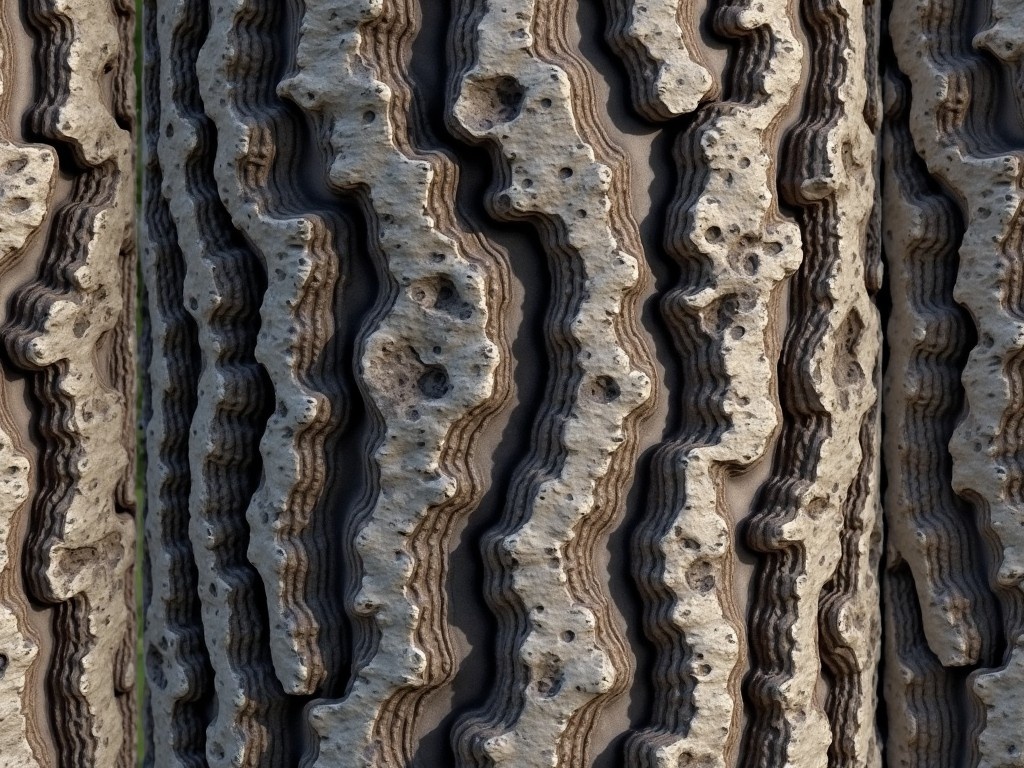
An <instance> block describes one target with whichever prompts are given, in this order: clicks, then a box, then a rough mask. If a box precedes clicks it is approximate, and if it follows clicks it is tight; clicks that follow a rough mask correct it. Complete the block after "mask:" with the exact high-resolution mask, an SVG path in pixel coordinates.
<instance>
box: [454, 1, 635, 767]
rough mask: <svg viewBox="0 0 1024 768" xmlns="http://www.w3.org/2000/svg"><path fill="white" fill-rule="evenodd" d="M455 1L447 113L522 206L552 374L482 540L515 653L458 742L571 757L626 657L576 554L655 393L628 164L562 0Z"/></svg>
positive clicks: (614, 485)
mask: <svg viewBox="0 0 1024 768" xmlns="http://www.w3.org/2000/svg"><path fill="white" fill-rule="evenodd" d="M463 11H464V15H463V18H462V19H460V26H459V28H458V29H457V31H456V38H455V41H454V43H455V54H456V65H457V68H458V79H457V80H456V81H455V82H453V84H452V94H451V114H450V119H451V121H452V123H453V126H454V127H455V129H456V130H458V131H459V132H460V133H462V134H463V135H464V136H466V137H467V138H468V139H470V140H473V141H478V142H483V143H485V144H486V145H487V147H488V149H489V150H490V151H491V154H492V156H493V158H494V162H495V165H496V167H497V169H498V176H499V178H500V182H499V184H498V186H497V187H495V188H494V190H493V194H492V200H491V206H492V209H493V210H494V211H495V212H496V213H497V214H498V215H500V216H503V217H507V218H510V219H515V218H527V219H530V220H531V221H533V222H535V223H536V225H537V226H538V227H539V229H540V231H541V233H542V235H543V237H544V245H545V248H546V250H547V253H548V256H549V258H550V260H551V272H552V274H553V276H554V281H553V282H554V290H555V295H556V299H555V301H556V306H555V307H553V308H552V311H551V313H550V314H549V316H548V318H547V331H548V334H549V339H550V342H549V343H550V344H551V346H552V347H553V348H554V349H556V350H557V352H556V357H555V361H554V362H555V367H556V371H557V372H556V378H555V381H554V382H553V383H552V384H550V385H549V388H548V391H547V398H546V400H545V402H544V405H543V410H542V412H541V413H540V414H539V415H538V420H537V423H536V426H535V428H534V450H533V452H532V453H531V455H530V456H529V457H528V458H527V459H526V461H525V463H524V464H522V465H520V467H519V470H518V474H517V477H516V480H515V481H514V485H513V488H512V490H511V494H510V499H509V504H508V510H507V514H506V517H505V525H504V527H503V529H502V530H501V531H498V532H495V533H494V534H493V536H492V544H491V547H490V548H489V549H490V552H489V562H488V565H489V567H490V569H491V570H490V578H491V583H490V585H489V587H490V590H491V593H492V596H493V600H494V601H495V603H496V604H497V605H498V606H499V608H500V611H501V612H500V614H499V617H498V618H499V622H500V624H499V641H498V642H499V653H501V654H502V656H504V657H505V658H509V659H513V661H512V664H511V668H510V669H507V671H506V674H505V675H503V676H502V680H501V685H500V686H499V687H498V688H496V689H495V692H494V694H493V695H492V696H491V697H490V701H489V704H488V706H487V709H486V710H485V711H483V712H481V713H480V714H479V715H474V716H470V717H469V718H467V719H465V720H464V721H463V722H462V723H461V724H460V726H459V729H458V732H457V734H456V739H457V744H458V749H459V753H460V757H461V758H462V759H463V760H466V761H470V762H472V763H475V764H480V765H485V764H486V765H509V766H549V765H550V766H554V765H578V764H583V763H584V762H585V761H586V759H587V758H586V754H587V752H586V744H587V741H588V738H589V729H590V727H591V725H592V723H593V720H594V718H595V717H596V715H597V713H598V712H599V710H600V708H601V707H602V706H603V705H605V704H606V700H607V699H608V698H609V697H610V696H611V695H614V694H616V693H618V692H620V691H621V690H622V689H623V687H624V684H625V683H626V680H625V677H624V672H626V671H627V670H628V666H627V664H626V662H625V659H624V651H625V648H624V647H623V644H622V640H621V638H620V637H619V636H618V635H617V633H616V632H615V629H614V626H613V625H612V624H611V622H610V621H609V616H608V598H607V596H606V595H605V594H604V590H603V589H602V587H601V585H600V583H599V582H598V581H597V578H596V576H595V574H594V572H593V570H592V566H591V565H590V564H591V563H592V562H593V557H594V552H593V547H594V543H595V541H596V540H597V539H598V537H599V536H600V535H601V534H602V532H603V531H604V530H605V529H607V527H608V525H609V524H610V523H611V522H612V521H613V519H614V516H615V514H616V513H617V506H618V499H620V498H622V496H624V493H625V490H626V484H627V483H628V482H629V479H630V473H631V470H632V463H633V461H634V448H635V444H636V436H635V434H636V429H637V423H638V420H639V419H640V418H641V417H642V416H643V414H644V413H645V411H646V410H647V405H648V401H649V398H650V396H651V378H650V372H649V371H650V362H649V359H648V353H647V351H646V349H645V348H644V347H643V345H642V344H641V342H640V339H639V337H638V334H637V332H636V327H635V320H634V319H633V316H632V315H633V312H634V309H633V307H634V302H635V296H636V291H637V285H638V282H639V281H640V279H641V275H642V270H643V262H642V252H641V250H640V248H639V242H638V236H637V232H636V225H635V224H634V223H633V221H632V217H631V215H630V213H629V210H628V207H627V206H626V198H625V194H626V190H627V189H628V176H626V174H625V168H624V166H623V165H622V161H621V158H619V157H617V156H616V154H615V153H614V151H613V150H612V148H611V147H610V146H609V145H608V142H607V139H605V137H604V136H603V135H602V132H601V129H600V128H599V125H598V123H597V120H596V119H595V118H594V117H593V115H592V110H593V99H594V96H593V92H592V90H591V89H592V86H591V85H590V83H589V82H588V80H587V79H586V76H585V73H584V70H583V67H582V66H581V62H580V61H579V60H578V59H575V58H574V55H573V54H572V53H571V51H570V49H569V46H568V45H567V42H566V40H565V26H566V14H567V12H568V9H567V5H566V4H565V3H562V2H552V3H546V4H543V5H542V4H538V3H536V2H533V0H519V1H518V2H512V3H503V4H501V5H498V4H494V3H490V2H475V3H469V4H466V5H465V6H464V7H463Z"/></svg>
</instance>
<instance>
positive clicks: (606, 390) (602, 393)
mask: <svg viewBox="0 0 1024 768" xmlns="http://www.w3.org/2000/svg"><path fill="white" fill-rule="evenodd" d="M590 394H591V396H592V397H593V398H594V399H595V400H597V401H598V402H601V403H611V402H614V401H615V400H618V399H619V395H621V394H622V390H621V389H619V385H618V383H617V382H616V381H615V379H613V378H612V377H611V376H598V377H597V378H596V379H594V384H593V386H591V388H590Z"/></svg>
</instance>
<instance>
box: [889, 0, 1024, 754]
mask: <svg viewBox="0 0 1024 768" xmlns="http://www.w3.org/2000/svg"><path fill="white" fill-rule="evenodd" d="M1021 11H1022V9H1021V7H1020V4H1019V3H1015V2H1000V0H992V2H985V3H981V4H974V3H967V2H961V1H960V0H907V1H905V2H899V3H895V4H894V6H893V10H892V15H891V18H890V34H891V38H892V45H893V49H894V51H895V54H896V55H895V66H894V69H893V73H892V76H891V78H890V82H889V87H888V89H887V91H888V99H889V101H890V104H891V106H890V108H889V112H890V114H891V115H892V117H891V119H890V125H891V127H890V129H889V136H890V140H889V150H888V151H889V154H890V155H892V156H893V157H894V158H895V161H894V162H893V164H892V165H893V168H894V171H893V173H891V174H890V176H891V178H892V183H891V184H890V186H891V188H892V194H891V197H892V202H893V213H892V219H891V222H890V223H889V224H887V226H886V229H887V238H888V242H887V249H889V250H890V251H891V254H890V260H891V261H892V263H893V265H894V272H893V274H894V276H895V277H897V278H898V279H899V280H900V281H901V283H902V285H900V286H896V285H895V279H894V297H896V298H897V299H898V300H894V309H895V310H897V311H899V312H900V313H901V314H902V316H903V317H904V318H905V319H906V325H904V326H903V327H902V328H896V329H894V332H893V333H892V334H891V335H892V344H893V346H894V348H899V349H900V350H902V352H901V355H900V357H898V358H897V357H896V356H894V361H896V363H897V365H898V366H899V368H898V369H897V370H895V371H894V375H893V376H892V383H891V384H890V388H891V390H890V401H891V402H892V406H891V407H890V411H891V412H892V414H893V415H894V417H895V418H894V422H893V424H892V427H891V431H890V433H889V435H888V437H887V446H886V447H887V449H888V450H889V451H890V455H889V463H890V467H891V468H890V474H891V476H893V475H895V477H896V479H897V485H896V486H894V487H893V489H892V491H891V493H892V494H893V497H894V501H893V502H892V503H890V517H891V520H892V523H891V525H892V526H893V531H894V535H893V536H892V544H893V546H892V548H891V549H892V551H891V553H890V557H889V570H890V571H891V572H893V573H894V574H896V575H895V576H894V577H893V579H892V585H891V587H890V588H889V593H890V606H889V611H890V612H892V613H894V618H895V619H896V620H895V621H894V623H893V629H892V632H893V635H894V637H893V640H892V643H890V651H889V659H890V661H889V665H888V672H887V681H886V689H887V691H888V693H887V696H888V697H889V699H890V707H889V713H890V714H889V717H890V720H891V721H892V722H893V724H894V734H895V735H897V736H898V737H899V738H900V741H899V743H897V744H896V745H894V749H893V755H894V758H895V761H898V762H895V761H894V764H898V765H958V766H1021V765H1024V739H1022V735H1021V728H1020V721H1021V716H1022V712H1024V699H1022V695H1021V690H1022V685H1024V678H1022V677H1021V668H1022V663H1024V650H1022V648H1024V594H1022V584H1024V561H1022V559H1021V553H1022V552H1024V534H1022V531H1024V527H1022V524H1024V515H1022V509H1024V497H1022V494H1021V473H1022V471H1024V465H1022V463H1021V437H1020V432H1021V430H1020V414H1021V412H1022V401H1024V400H1022V399H1024V393H1022V392H1021V387H1020V382H1021V380H1022V369H1021V360H1022V355H1021V352H1022V345H1024V334H1022V330H1024V326H1022V321H1021V313H1020V310H1019V306H1018V305H1019V304H1020V299H1021V285H1020V273H1021V268H1022V267H1021V263H1022V261H1021V239H1020V228H1021V205H1022V189H1021V152H1020V149H1021V146H1022V145H1021V139H1020V136H1021V120H1022V113H1021V110H1020V106H1021V105H1020V101H1019V88H1018V87H1017V85H1016V84H1017V83H1019V81H1020V72H1021V70H1020V54H1021V49H1020V45H1019V39H1020V35H1019V34H1018V33H1019V31H1020V29H1021V26H1022V25H1024V17H1022V15H1021ZM951 280H955V283H954V284H952V285H951V284H950V281H951ZM900 302H902V304H901V303H900ZM954 302H955V304H954ZM957 304H958V305H959V306H960V307H962V308H963V310H965V311H962V310H960V309H958V308H957V307H956V305H957ZM895 319H896V318H895V312H894V321H895ZM968 350H969V353H968V354H966V356H965V352H967V351H968ZM951 369H952V370H951ZM895 387H901V388H902V390H903V392H902V394H901V395H900V394H897V393H896V392H893V391H892V390H893V389H894V388H895ZM901 401H903V402H901ZM947 443H948V451H949V456H948V457H947V456H946V454H945V451H946V445H947ZM950 459H951V461H950ZM911 492H912V493H913V495H911ZM908 527H909V530H907V528H908ZM908 592H910V593H912V592H916V597H917V599H916V600H913V599H912V597H911V595H910V594H907V593H908ZM924 691H929V693H930V695H924V694H923V692H924ZM932 692H934V693H932ZM908 702H909V705H908ZM950 729H952V732H953V734H955V735H954V736H952V737H951V736H948V735H947V734H949V733H950Z"/></svg>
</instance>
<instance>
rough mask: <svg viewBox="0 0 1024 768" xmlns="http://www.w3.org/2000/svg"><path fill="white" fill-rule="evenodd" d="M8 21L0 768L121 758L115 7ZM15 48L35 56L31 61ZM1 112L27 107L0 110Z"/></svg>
mask: <svg viewBox="0 0 1024 768" xmlns="http://www.w3.org/2000/svg"><path fill="white" fill-rule="evenodd" d="M10 10H11V9H9V8H7V7H6V6H5V7H4V8H3V18H2V20H0V89H2V91H0V99H2V107H3V109H2V113H3V118H4V120H3V125H4V127H3V128H0V272H2V273H3V274H4V283H5V284H4V286H3V297H4V302H5V303H4V309H3V310H2V313H0V314H2V316H3V341H4V347H5V352H4V354H3V356H2V362H0V365H2V367H3V369H4V383H3V385H2V387H0V455H2V457H3V458H2V459H0V461H2V463H3V466H4V468H5V469H4V473H3V481H2V488H0V499H2V500H0V510H2V512H0V720H2V721H3V728H2V729H0V731H2V735H0V756H2V757H0V761H2V762H3V764H4V765H30V766H43V765H109V766H129V765H132V764H134V743H135V733H134V721H135V717H134V710H135V705H134V697H133V688H134V684H135V633H134V627H135V622H134V618H133V617H134V598H133V593H134V589H133V578H132V574H133V563H134V558H135V543H134V542H135V535H134V527H135V523H134V506H135V497H134V471H133V465H134V450H133V447H132V446H133V442H134V418H133V409H132V406H131V403H132V402H133V396H134V359H133V358H134V354H133V346H134V341H133V335H134V333H133V332H134V321H133V317H132V316H133V311H134V300H133V294H134V285H135V280H134V274H135V272H134V232H133V226H134V221H133V219H134V178H135V177H134V158H133V148H132V126H133V121H134V118H133V103H134V97H133V78H132V76H131V62H132V45H131V38H132V28H133V21H134V13H133V8H132V7H131V6H129V5H126V4H124V3H119V2H96V3H77V2H76V3H71V2H45V3H43V2H40V3H33V2H30V3H24V4H22V9H21V10H22V11H23V16H22V17H21V19H19V21H21V22H22V23H24V24H25V25H26V26H25V27H23V28H18V29H15V28H14V27H13V26H10V25H13V24H14V23H16V22H15V21H14V20H15V19H18V16H17V14H12V13H10V12H9V11H10ZM15 41H17V42H19V43H20V42H29V41H30V42H31V44H32V45H33V46H34V47H35V49H34V51H33V52H32V53H33V54H34V61H35V67H34V68H31V64H30V62H31V61H32V57H30V56H26V55H24V53H25V52H24V51H19V50H18V48H17V47H16V45H15ZM26 67H29V68H30V69H27V70H26V69H25V68H26ZM33 81H35V87H34V88H33V89H32V90H33V91H34V93H32V94H29V93H26V92H25V88H26V84H28V83H32V82H33ZM15 100H16V101H15ZM12 102H14V103H20V104H23V105H24V104H28V107H27V110H26V112H25V113H24V114H12V113H11V104H12ZM12 125H13V126H16V129H15V130H16V131H18V132H19V133H20V135H19V133H11V132H9V131H10V127H11V126H12ZM30 625H31V629H30ZM41 648H45V654H43V653H40V650H41ZM44 660H45V662H44ZM42 663H45V668H40V664H42Z"/></svg>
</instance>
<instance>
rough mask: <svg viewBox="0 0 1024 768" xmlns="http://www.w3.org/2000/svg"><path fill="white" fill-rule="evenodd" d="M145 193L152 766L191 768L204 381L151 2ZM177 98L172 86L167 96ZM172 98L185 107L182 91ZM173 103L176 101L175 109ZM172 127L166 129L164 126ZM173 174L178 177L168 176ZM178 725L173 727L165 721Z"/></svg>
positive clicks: (197, 750)
mask: <svg viewBox="0 0 1024 768" xmlns="http://www.w3.org/2000/svg"><path fill="white" fill-rule="evenodd" d="M144 22H145V26H146V45H145V88H146V91H145V99H144V101H145V111H146V119H145V148H144V149H145V155H144V162H145V191H144V198H145V200H144V213H145V217H144V220H143V223H144V231H143V235H142V239H143V248H142V250H141V262H142V275H143V279H144V285H145V290H146V298H147V302H146V305H145V317H146V320H147V330H148V336H147V337H146V339H145V340H146V341H147V342H148V343H146V344H144V349H145V352H146V357H145V358H144V360H143V363H144V365H145V367H144V371H145V377H146V379H145V380H146V382H147V385H146V388H145V393H146V401H145V409H144V413H143V423H144V424H145V425H146V443H145V446H146V459H147V466H146V486H145V487H146V506H145V512H146V518H145V537H146V559H145V566H146V575H147V579H146V591H145V595H144V600H145V613H144V622H145V624H144V647H145V655H144V663H145V670H146V701H145V714H146V732H147V735H148V737H149V743H148V744H147V746H148V748H147V750H146V755H145V761H146V763H145V764H146V765H147V766H154V765H161V766H166V767H167V768H186V767H190V766H193V765H197V764H202V762H203V761H204V760H205V727H206V725H205V719H206V717H205V713H204V711H203V710H204V703H205V698H206V696H207V695H208V691H209V689H210V687H211V683H210V681H209V680H207V679H206V677H207V665H208V661H207V657H206V648H205V645H204V644H203V626H202V618H201V616H200V608H199V595H198V585H197V584H198V582H197V576H196V565H195V563H194V561H193V553H192V544H191V540H190V539H189V535H188V527H189V495H190V494H189V489H190V483H191V480H190V477H191V475H190V471H189V455H188V444H189V430H190V426H191V422H192V414H193V411H194V410H195V405H196V393H195V389H194V386H195V380H196V378H197V376H198V373H199V372H198V366H197V360H196V357H197V350H198V347H197V346H196V331H195V325H194V323H193V321H192V318H191V316H190V315H189V314H188V311H187V310H186V308H185V304H184V301H183V294H184V288H183V285H184V277H185V264H184V254H183V247H187V243H179V241H178V239H177V237H178V230H177V229H176V228H175V224H174V220H173V218H172V216H171V212H170V209H169V207H168V204H167V201H166V200H164V197H163V191H162V190H163V171H162V168H161V165H160V156H159V152H158V143H159V141H160V138H161V137H165V136H166V133H167V126H168V125H170V126H171V131H172V132H173V131H174V125H175V124H176V123H175V122H172V120H171V114H173V112H172V110H173V107H170V106H166V107H165V105H166V104H167V102H165V101H164V97H165V92H164V87H165V83H166V81H167V80H169V79H170V78H171V74H170V73H171V72H179V73H180V72H182V69H181V67H180V64H179V62H178V60H177V59H176V58H172V57H171V56H167V55H166V49H162V48H161V46H160V44H159V43H160V36H159V34H158V25H157V14H156V13H155V12H154V3H153V0H150V3H149V4H148V5H147V6H146V9H145V13H144ZM167 93H168V94H169V93H171V89H167ZM174 93H175V97H174V98H175V100H176V101H177V103H178V104H180V94H181V90H178V91H177V92H174ZM174 103H175V102H174V101H172V102H171V104H174ZM165 121H166V122H165ZM170 172H171V173H174V172H175V171H173V170H172V171H170ZM163 723H173V724H174V725H173V727H159V725H158V724H163Z"/></svg>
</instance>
